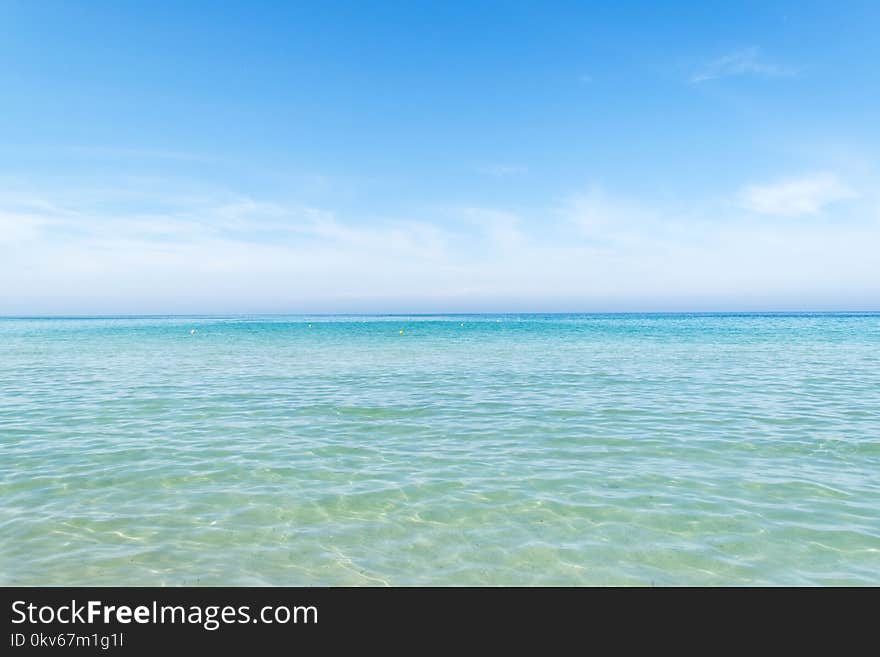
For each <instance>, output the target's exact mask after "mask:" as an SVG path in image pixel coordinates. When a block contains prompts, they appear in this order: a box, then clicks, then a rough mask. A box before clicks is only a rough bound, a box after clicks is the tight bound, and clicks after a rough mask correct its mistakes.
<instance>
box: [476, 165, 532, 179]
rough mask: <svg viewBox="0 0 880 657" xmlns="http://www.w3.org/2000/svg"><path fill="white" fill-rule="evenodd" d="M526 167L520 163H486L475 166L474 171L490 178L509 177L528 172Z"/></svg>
mask: <svg viewBox="0 0 880 657" xmlns="http://www.w3.org/2000/svg"><path fill="white" fill-rule="evenodd" d="M528 170H529V169H528V167H526V166H523V165H521V164H486V165H482V166H478V167H476V171H477V173H479V174H482V175H484V176H491V177H492V178H509V177H511V176H519V175H522V174H524V173H527V172H528Z"/></svg>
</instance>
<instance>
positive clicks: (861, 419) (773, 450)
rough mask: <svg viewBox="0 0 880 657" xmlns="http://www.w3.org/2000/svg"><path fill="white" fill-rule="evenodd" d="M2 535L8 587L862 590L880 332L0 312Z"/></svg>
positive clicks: (821, 321) (810, 322) (873, 576)
mask: <svg viewBox="0 0 880 657" xmlns="http://www.w3.org/2000/svg"><path fill="white" fill-rule="evenodd" d="M400 331H403V333H401V332H400ZM0 539H2V540H0V584H3V585H15V584H24V585H50V584H58V585H66V584H89V585H101V584H111V585H112V584H118V585H180V584H188V585H189V584H197V585H198V584H201V585H220V584H229V585H275V584H278V585H342V584H347V585H383V584H391V585H420V584H439V585H447V584H477V585H483V584H486V585H495V584H525V585H532V584H550V585H581V584H637V585H651V584H656V585H679V584H682V585H684V584H697V585H716V584H731V585H739V584H771V585H777V584H780V585H781V584H795V585H800V584H805V585H826V584H873V585H878V584H880V314H740V315H734V314H669V315H491V316H490V315H478V316H475V315H461V316H413V317H403V316H377V317H360V316H345V317H342V316H332V317H327V316H322V317H305V316H296V317H294V316H247V317H245V316H239V317H120V318H70V319H64V318H52V319H38V318H8V319H0Z"/></svg>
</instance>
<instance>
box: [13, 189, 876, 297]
mask: <svg viewBox="0 0 880 657" xmlns="http://www.w3.org/2000/svg"><path fill="white" fill-rule="evenodd" d="M808 178H809V177H808ZM816 179H818V180H819V181H822V180H823V178H822V176H817V177H816ZM832 180H833V181H834V182H833V184H829V183H828V180H827V179H825V183H824V186H822V185H819V184H818V183H816V181H815V180H814V181H813V187H812V188H811V187H810V185H800V186H798V185H792V184H790V183H788V185H789V187H791V188H795V189H800V191H801V192H802V194H801V195H800V197H803V196H804V193H803V192H804V189H807V190H808V191H809V190H810V189H813V192H815V194H818V198H819V200H816V198H817V197H815V196H813V197H811V198H812V199H813V200H812V205H811V204H810V203H809V202H805V201H803V199H802V198H801V200H800V201H797V202H795V201H792V200H791V198H793V197H796V196H798V195H796V194H793V193H791V192H788V191H786V192H785V193H782V192H779V191H778V190H777V195H776V196H774V195H773V194H772V193H769V192H768V191H767V190H768V189H771V186H764V187H762V188H759V191H757V192H755V193H754V194H753V195H752V196H751V197H750V198H751V200H752V201H753V202H755V203H757V204H758V206H757V207H761V208H764V209H772V210H773V211H774V212H776V213H778V212H779V211H780V208H781V209H782V210H783V211H785V210H786V209H788V210H791V209H792V208H796V209H798V212H801V211H803V210H804V209H805V208H806V209H807V210H808V211H809V210H810V209H811V208H816V207H824V206H823V203H825V202H827V199H828V198H830V197H831V196H834V195H835V194H836V195H837V196H838V197H839V196H840V194H841V193H842V192H841V191H840V189H843V188H844V187H843V186H842V183H840V181H838V180H836V179H832ZM783 188H785V189H788V187H785V185H783ZM816 189H819V190H820V191H819V192H816ZM829 189H830V190H832V191H833V192H834V193H833V194H832V193H830V192H829ZM834 190H836V191H834ZM129 192H131V190H129ZM144 194H145V196H144V200H145V201H146V200H147V197H148V196H149V197H150V200H151V202H153V205H151V207H158V208H163V209H162V210H156V209H153V210H151V211H150V212H144V211H138V210H137V209H138V208H139V207H141V204H140V203H138V202H137V200H136V199H133V198H130V197H129V195H128V194H126V195H123V196H125V197H126V199H127V201H130V206H129V207H128V208H122V209H120V208H116V207H114V206H112V205H111V206H107V205H103V204H102V203H101V202H100V200H95V199H93V198H91V197H89V200H87V201H86V200H83V197H81V196H77V191H76V190H72V191H71V192H70V195H69V196H65V195H63V194H61V195H59V194H52V195H48V194H47V195H46V199H45V200H41V199H40V198H39V196H38V195H32V196H30V197H29V198H27V199H23V200H22V199H18V200H16V199H12V198H8V197H4V196H3V195H2V194H0V281H3V285H0V314H9V313H17V312H61V313H65V312H70V313H89V312H132V313H149V312H182V313H186V312H236V311H238V312H260V311H265V312H284V311H305V312H312V311H315V312H318V311H326V312H346V311H362V312H372V311H398V312H410V311H445V310H455V309H458V310H474V311H480V310H482V311H491V310H504V309H508V310H517V309H523V310H529V309H532V310H542V309H549V310H552V309H556V310H589V309H631V310H637V309H663V308H666V309H670V308H673V309H675V308H678V309H682V308H685V309H686V308H695V307H703V308H705V307H714V308H724V307H726V308H731V307H748V306H749V303H750V302H753V303H752V307H754V303H757V302H758V301H760V302H761V303H764V302H765V301H766V304H770V305H772V304H773V303H775V302H777V301H778V300H780V299H787V298H790V296H791V295H792V294H796V295H797V294H800V295H802V296H801V297H798V298H803V295H810V298H813V299H816V298H818V297H819V296H821V295H824V297H823V298H825V299H835V298H839V294H840V291H841V290H847V291H848V293H850V292H852V293H853V294H859V295H861V297H860V298H864V299H867V298H875V299H877V298H880V288H878V284H877V281H880V264H878V261H877V258H876V253H875V251H876V244H877V243H878V240H880V221H877V218H876V217H874V216H871V217H870V218H865V219H864V220H862V221H849V222H832V221H824V220H823V221H813V222H774V221H766V220H765V219H763V218H762V217H759V216H756V215H755V214H754V213H752V212H743V211H742V210H735V209H733V208H731V207H730V206H729V205H728V206H726V208H725V206H724V203H723V202H722V201H721V200H720V199H719V200H718V202H717V203H716V204H715V205H714V206H712V207H711V208H709V209H708V210H707V211H705V212H703V211H701V212H700V213H697V212H696V211H695V210H693V209H692V208H691V211H692V212H694V214H693V215H689V214H687V212H682V211H681V209H680V208H676V207H672V206H670V205H669V204H665V203H660V202H647V201H644V200H636V199H633V198H627V197H625V196H618V195H612V194H609V193H608V192H607V191H605V190H603V189H602V188H600V187H592V188H588V189H587V190H586V191H585V192H583V193H580V194H574V195H572V196H570V197H568V198H566V199H562V200H560V201H559V202H557V203H548V205H547V206H546V207H545V208H543V209H540V208H538V209H535V210H533V211H530V212H528V213H516V212H511V211H509V210H507V209H504V208H493V207H466V208H452V209H448V211H447V212H448V214H444V215H443V216H442V217H439V218H438V217H433V218H432V219H431V220H427V219H424V218H421V219H377V218H375V217H371V218H370V220H369V221H365V220H364V218H363V217H353V216H349V215H347V214H346V213H339V212H334V211H331V210H329V209H326V208H316V207H308V206H302V205H297V204H296V203H290V202H282V201H279V200H265V199H259V198H251V197H247V196H242V195H235V194H227V195H219V196H214V195H207V196H200V195H198V194H194V195H191V196H187V197H181V196H175V195H173V194H169V195H168V196H167V197H166V198H164V199H161V202H160V203H155V201H156V199H154V198H152V196H153V195H154V194H155V190H153V189H151V190H149V191H145V192H144ZM823 194H824V196H822V195H823ZM829 194H830V195H829ZM807 196H809V194H807ZM786 199H787V200H786ZM823 199H824V200H823ZM685 209H686V210H687V207H686V208H685ZM725 213H727V214H725ZM762 295H763V296H762ZM835 295H837V296H835ZM871 295H873V297H872V296H871ZM817 303H818V302H817Z"/></svg>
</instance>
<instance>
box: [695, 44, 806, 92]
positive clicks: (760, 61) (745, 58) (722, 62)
mask: <svg viewBox="0 0 880 657" xmlns="http://www.w3.org/2000/svg"><path fill="white" fill-rule="evenodd" d="M795 74H796V71H795V70H794V69H791V68H788V67H785V66H780V65H778V64H773V63H770V62H768V61H766V60H765V59H764V58H763V57H762V55H761V49H760V48H758V47H757V46H751V47H748V48H742V49H740V50H735V51H733V52H730V53H727V54H726V55H723V56H722V57H719V58H717V59H714V60H712V61H710V62H708V63H706V64H705V65H704V66H702V67H701V68H700V69H699V70H698V71H697V72H696V73H694V74H693V75H692V76H691V77H690V82H691V83H692V84H700V83H703V82H708V81H710V80H716V79H718V78H727V77H733V76H738V75H757V76H760V77H767V78H779V77H790V76H793V75H795Z"/></svg>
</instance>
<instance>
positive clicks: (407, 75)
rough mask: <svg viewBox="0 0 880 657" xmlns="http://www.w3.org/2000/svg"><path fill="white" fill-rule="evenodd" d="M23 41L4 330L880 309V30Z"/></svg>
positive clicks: (164, 32)
mask: <svg viewBox="0 0 880 657" xmlns="http://www.w3.org/2000/svg"><path fill="white" fill-rule="evenodd" d="M0 25H2V26H3V38H2V39H0V98H2V103H0V314H31V313H50V314H51V313H60V314H66V313H74V314H90V313H166V312H167V313H212V312H404V313H406V312H451V311H469V312H479V311H490V312H494V311H538V312H544V311H643V310H644V311H652V310H766V309H779V310H794V309H880V255H878V254H880V67H878V66H877V62H880V39H877V34H878V33H880V4H878V3H876V2H824V3H816V2H803V1H799V2H740V3H737V2H724V3H721V2H718V3H714V2H712V3H709V2H706V3H696V2H689V3H675V2H664V3H654V2H629V3H627V2H615V3H609V2H606V3H588V2H577V3H555V2H541V3H537V2H536V3H523V2H492V3H473V2H468V3H438V2H433V3H420V2H394V3H382V2H377V3H354V2H352V3H332V2H320V3H305V2H302V3H291V2H277V3H276V2H266V1H263V2H246V3H245V2H242V3H234V2H228V3H222V4H220V3H208V2H205V3H201V2H149V3H147V2H139V3H135V2H121V1H116V2H98V1H90V2H52V1H44V2H30V1H25V0H20V1H10V0H0Z"/></svg>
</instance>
